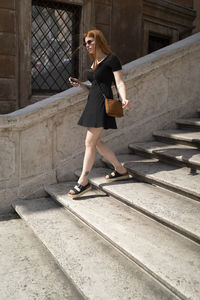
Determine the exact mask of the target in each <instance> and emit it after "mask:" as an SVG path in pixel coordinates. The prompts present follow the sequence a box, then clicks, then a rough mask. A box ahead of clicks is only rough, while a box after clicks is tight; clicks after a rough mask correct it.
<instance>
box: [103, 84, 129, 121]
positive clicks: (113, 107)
mask: <svg viewBox="0 0 200 300" xmlns="http://www.w3.org/2000/svg"><path fill="white" fill-rule="evenodd" d="M97 84H98V82H97ZM114 84H115V88H116V90H117V85H116V83H115V82H114ZM98 86H99V89H100V90H101V87H100V85H99V84H98ZM101 93H102V95H103V96H104V99H105V110H106V114H107V115H108V116H110V117H114V118H121V117H123V116H124V112H123V108H122V102H121V100H120V98H119V93H118V90H117V97H118V100H115V99H108V98H107V97H106V96H105V95H104V94H103V92H102V90H101Z"/></svg>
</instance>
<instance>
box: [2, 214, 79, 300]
mask: <svg viewBox="0 0 200 300" xmlns="http://www.w3.org/2000/svg"><path fill="white" fill-rule="evenodd" d="M0 245H1V249H0V254H1V255H0V266H1V267H0V278H1V280H0V291H1V296H0V299H1V300H34V299H38V300H41V299H44V300H45V299H46V300H47V299H49V300H50V299H51V300H53V299H59V300H64V299H73V300H83V299H84V298H83V297H82V296H81V295H80V294H79V293H78V292H77V290H76V289H75V287H74V286H73V284H72V283H71V282H70V280H69V279H68V278H67V277H66V276H65V274H64V273H63V272H62V270H61V269H60V268H59V267H58V265H57V264H56V263H55V261H54V260H52V256H51V254H50V253H49V252H48V251H47V249H45V247H44V246H43V245H42V243H41V242H40V241H39V240H38V239H37V238H36V237H35V235H34V234H33V232H32V230H30V228H28V226H27V225H26V224H25V222H24V221H23V220H21V219H20V218H17V219H16V218H15V219H13V218H12V219H9V220H8V219H7V218H5V220H2V218H1V219H0Z"/></svg>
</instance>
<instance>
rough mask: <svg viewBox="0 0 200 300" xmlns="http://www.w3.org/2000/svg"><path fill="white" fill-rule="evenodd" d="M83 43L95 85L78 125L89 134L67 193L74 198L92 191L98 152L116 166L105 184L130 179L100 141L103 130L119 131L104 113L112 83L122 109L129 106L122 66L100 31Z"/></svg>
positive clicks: (73, 80)
mask: <svg viewBox="0 0 200 300" xmlns="http://www.w3.org/2000/svg"><path fill="white" fill-rule="evenodd" d="M83 44H84V46H85V47H86V49H87V51H88V53H89V55H90V56H91V58H92V60H93V64H92V66H91V69H90V71H89V72H88V75H87V77H88V80H89V81H91V83H92V85H91V88H90V89H89V96H88V101H87V104H86V106H85V109H84V111H83V113H82V116H81V118H80V120H79V122H78V124H79V125H81V126H85V127H87V134H86V139H85V155H84V160H83V168H82V173H81V176H80V178H79V180H78V183H77V185H76V186H75V187H74V188H73V189H71V190H70V191H69V193H68V195H69V196H71V197H72V198H77V197H80V196H81V195H83V194H84V193H86V192H87V191H89V190H90V189H91V187H90V184H89V182H88V174H89V172H90V170H91V169H92V167H93V164H94V161H95V156H96V149H97V150H98V152H99V153H100V154H101V155H103V156H104V157H105V158H106V159H107V160H108V161H109V162H110V163H111V164H112V165H113V167H114V172H112V173H111V174H110V175H106V177H105V179H106V181H108V182H111V181H116V180H122V179H127V178H128V177H129V175H128V172H127V169H126V168H124V167H123V165H122V164H121V163H120V162H119V161H118V159H117V157H116V156H115V154H114V153H113V152H112V150H111V149H110V148H109V147H108V146H107V145H105V144H104V143H103V141H102V140H101V138H100V136H101V133H102V131H103V129H110V128H112V129H116V128H117V126H116V122H115V118H114V117H110V116H108V115H106V113H105V100H104V96H103V94H105V95H106V96H107V97H108V98H113V94H112V89H111V85H112V82H113V81H115V82H116V86H117V89H118V91H119V94H120V96H121V99H122V103H123V108H124V109H128V108H129V106H130V103H129V100H127V99H126V89H125V85H124V81H123V78H122V67H121V63H120V61H119V59H118V58H117V56H116V55H114V54H112V51H111V50H110V48H109V47H108V44H107V42H106V40H105V38H104V36H103V34H102V32H101V31H100V30H90V31H88V32H87V33H86V34H85V35H84V37H83ZM69 81H70V83H71V85H72V86H74V87H77V86H80V87H82V88H83V89H87V87H86V85H85V84H84V83H83V82H80V81H79V80H78V79H76V78H72V77H70V78H69Z"/></svg>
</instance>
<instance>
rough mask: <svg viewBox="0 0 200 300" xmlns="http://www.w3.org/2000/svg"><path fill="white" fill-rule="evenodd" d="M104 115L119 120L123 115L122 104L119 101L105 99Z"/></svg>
mask: <svg viewBox="0 0 200 300" xmlns="http://www.w3.org/2000/svg"><path fill="white" fill-rule="evenodd" d="M104 98H105V109H106V114H107V115H108V116H110V117H115V118H121V117H123V115H124V112H123V108H122V102H121V101H120V100H115V99H108V98H107V97H105V96H104Z"/></svg>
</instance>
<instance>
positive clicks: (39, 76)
mask: <svg viewBox="0 0 200 300" xmlns="http://www.w3.org/2000/svg"><path fill="white" fill-rule="evenodd" d="M80 13H81V8H80V6H75V5H68V4H65V3H58V2H55V1H44V0H34V1H33V4H32V90H33V93H34V92H61V91H63V90H66V89H67V88H68V87H70V85H69V83H68V78H69V76H70V75H72V76H78V56H79V54H78V51H77V52H76V54H74V55H73V53H74V51H75V50H76V48H77V47H78V45H79V27H80Z"/></svg>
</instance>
